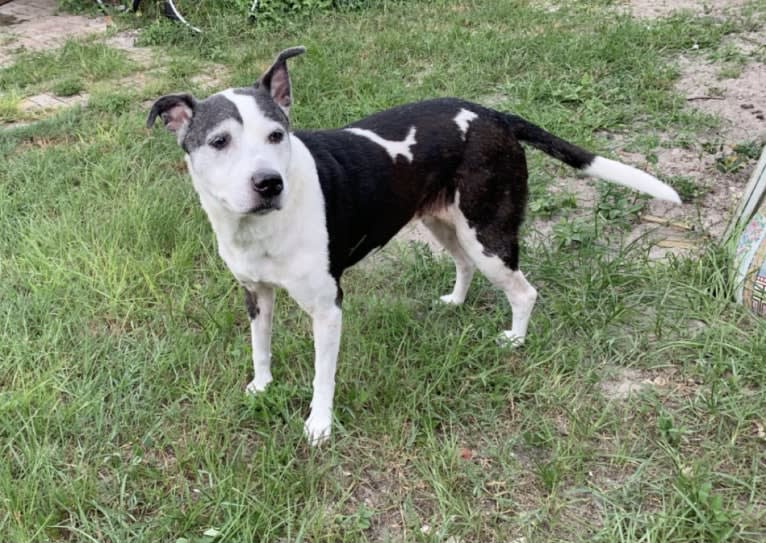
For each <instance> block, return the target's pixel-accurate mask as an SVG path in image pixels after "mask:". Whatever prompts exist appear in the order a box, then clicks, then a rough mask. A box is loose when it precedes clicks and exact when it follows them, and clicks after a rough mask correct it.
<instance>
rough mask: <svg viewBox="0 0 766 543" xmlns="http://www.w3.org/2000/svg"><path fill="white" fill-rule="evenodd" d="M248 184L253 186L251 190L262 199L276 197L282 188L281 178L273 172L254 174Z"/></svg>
mask: <svg viewBox="0 0 766 543" xmlns="http://www.w3.org/2000/svg"><path fill="white" fill-rule="evenodd" d="M250 182H251V184H252V185H253V190H254V191H255V192H257V193H258V194H260V195H261V196H262V197H263V198H273V197H274V196H278V195H279V194H280V193H281V192H282V189H283V188H284V184H283V183H282V176H281V175H279V174H278V173H277V172H274V171H262V172H255V173H254V174H253V176H252V177H251V178H250Z"/></svg>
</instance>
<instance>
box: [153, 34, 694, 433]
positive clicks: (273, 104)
mask: <svg viewBox="0 0 766 543" xmlns="http://www.w3.org/2000/svg"><path fill="white" fill-rule="evenodd" d="M304 51H305V49H304V48H303V47H294V48H291V49H287V50H285V51H282V52H281V53H280V54H279V55H278V56H277V58H276V60H275V61H274V64H273V65H272V66H271V67H270V68H269V69H268V70H266V72H265V73H264V74H263V75H261V77H260V78H259V79H258V81H256V83H255V84H254V85H253V86H252V87H247V88H237V89H228V90H225V91H223V92H219V93H217V94H214V95H212V96H210V97H208V98H206V99H204V100H197V99H195V98H194V97H192V96H191V95H189V94H177V95H169V96H163V97H162V98H160V99H158V100H157V101H156V102H155V103H154V105H153V106H152V109H151V112H150V113H149V117H148V119H147V125H148V126H149V127H151V126H152V125H153V124H154V121H155V119H156V118H157V116H159V117H160V118H161V119H162V120H163V122H164V123H165V126H166V127H167V128H168V129H169V130H170V131H171V132H174V133H175V135H176V138H177V139H178V143H179V144H180V146H181V147H182V148H183V150H184V151H185V153H186V164H187V165H188V168H189V172H190V173H191V177H192V181H193V184H194V188H195V190H196V191H197V193H198V194H199V198H200V202H201V204H202V207H203V208H204V210H205V212H206V213H207V215H208V218H209V219H210V223H211V224H212V226H213V230H214V231H215V235H216V237H217V240H218V250H219V253H220V255H221V257H222V258H223V260H224V261H225V262H226V265H227V266H228V267H229V269H230V270H231V271H232V273H233V274H234V276H235V277H236V278H237V280H238V281H239V282H240V283H241V284H242V286H243V287H244V289H245V301H246V303H247V310H248V313H249V315H250V319H251V324H250V328H251V331H252V345H253V366H254V377H253V380H252V382H251V383H250V384H249V385H248V386H247V390H248V391H249V392H251V393H257V392H261V391H263V390H264V389H265V388H266V385H268V384H269V382H271V379H272V378H271V360H270V358H271V353H270V349H271V321H272V315H273V311H274V289H275V288H277V287H281V288H285V289H287V291H288V293H289V294H290V296H292V297H293V299H295V301H296V302H297V303H298V304H299V305H300V306H301V308H303V310H305V311H306V312H307V313H308V314H309V315H311V318H312V320H313V333H314V346H315V354H316V359H315V377H314V381H313V387H314V390H313V398H312V400H311V414H310V416H309V417H308V419H307V420H306V424H305V433H306V435H307V437H308V439H309V441H310V442H311V443H312V444H317V443H320V442H322V441H323V440H325V439H327V438H328V437H329V435H330V427H331V423H332V403H333V393H334V389H335V366H336V360H337V356H338V346H339V343H340V332H341V301H342V299H343V293H342V291H341V288H340V277H341V275H342V273H343V271H344V270H345V269H346V268H348V267H350V266H352V265H353V264H355V263H356V262H358V261H359V260H360V259H362V258H363V257H364V256H365V255H366V254H368V253H369V252H370V251H371V250H373V249H375V248H378V247H381V246H382V245H384V244H385V243H386V242H388V241H389V240H390V239H391V238H392V237H393V236H394V235H395V234H396V233H397V232H398V231H399V230H400V229H401V228H402V227H403V226H405V225H406V224H407V223H408V222H409V221H411V220H413V219H419V220H421V221H422V222H423V224H425V226H426V227H428V229H429V230H430V231H431V232H432V233H433V235H434V237H436V239H437V240H439V242H441V244H442V245H444V247H445V249H446V250H447V251H448V252H449V253H450V254H451V255H452V257H453V258H454V260H455V268H456V275H457V278H456V281H455V287H454V289H453V291H452V293H451V294H448V295H446V296H442V297H441V300H442V301H443V302H445V303H449V304H460V303H462V302H463V301H464V300H465V296H466V291H467V290H468V286H469V284H470V282H471V278H472V276H473V273H474V270H475V269H476V268H478V269H479V270H480V271H481V272H482V273H483V274H484V275H485V276H487V278H488V279H489V280H490V281H491V282H492V283H493V284H494V285H496V286H497V287H498V288H501V289H502V290H503V292H504V293H505V295H506V297H507V298H508V301H509V302H510V304H511V309H512V312H513V317H512V325H511V329H510V330H508V331H505V332H504V333H503V338H504V339H505V340H506V341H508V342H510V343H514V344H521V343H522V342H523V341H524V336H525V334H526V333H527V323H528V321H529V316H530V313H531V311H532V306H533V305H534V303H535V299H536V298H537V291H536V290H535V289H534V287H532V285H530V284H529V283H528V282H527V280H526V279H525V278H524V275H523V274H522V273H521V271H520V270H519V238H518V236H519V227H520V225H521V222H522V218H523V214H524V207H525V204H526V200H527V165H526V161H525V157H524V151H523V149H522V147H521V145H520V143H519V142H525V143H528V144H529V145H532V146H533V147H536V148H538V149H541V150H542V151H544V152H545V153H547V154H549V155H551V156H553V157H555V158H557V159H559V160H561V161H563V162H565V163H566V164H569V165H570V166H572V167H574V168H577V169H579V170H581V171H583V172H584V173H586V174H588V175H592V176H595V177H599V178H601V179H606V180H609V181H613V182H616V183H620V184H622V185H625V186H628V187H631V188H633V189H636V190H639V191H643V192H646V193H648V194H650V195H652V196H654V197H656V198H662V199H665V200H670V201H673V202H679V201H680V200H679V198H678V195H677V194H676V192H675V191H674V190H673V189H672V188H670V187H669V186H667V185H665V184H664V183H662V182H660V181H659V180H657V179H656V178H654V177H652V176H651V175H649V174H647V173H644V172H642V171H640V170H637V169H635V168H633V167H631V166H627V165H625V164H621V163H619V162H615V161H613V160H609V159H606V158H603V157H600V156H596V155H594V154H592V153H590V152H588V151H585V150H583V149H580V148H579V147H576V146H575V145H572V144H571V143H568V142H566V141H564V140H562V139H560V138H557V137H556V136H554V135H552V134H549V133H548V132H546V131H544V130H542V129H541V128H538V127H537V126H535V125H533V124H530V123H529V122H527V121H525V120H524V119H521V118H519V117H516V116H514V115H509V114H506V113H501V112H498V111H494V110H491V109H487V108H485V107H482V106H479V105H477V104H473V103H470V102H466V101H463V100H458V99H455V98H444V99H438V100H430V101H426V102H420V103H416V104H408V105H403V106H399V107H395V108H392V109H389V110H387V111H383V112H380V113H376V114H374V115H372V116H370V117H367V118H365V119H362V120H360V121H357V122H355V123H353V124H351V125H349V126H347V127H345V128H341V129H336V130H320V131H312V132H292V131H291V130H290V124H289V121H288V112H289V109H290V103H291V101H292V98H291V89H290V78H289V76H288V73H287V59H289V58H291V57H294V56H296V55H299V54H301V53H303V52H304Z"/></svg>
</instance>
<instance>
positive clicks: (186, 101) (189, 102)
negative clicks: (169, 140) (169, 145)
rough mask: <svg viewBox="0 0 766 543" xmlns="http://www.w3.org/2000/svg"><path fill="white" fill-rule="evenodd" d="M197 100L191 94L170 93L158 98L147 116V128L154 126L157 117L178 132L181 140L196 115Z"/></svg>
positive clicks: (170, 128)
mask: <svg viewBox="0 0 766 543" xmlns="http://www.w3.org/2000/svg"><path fill="white" fill-rule="evenodd" d="M196 105H197V100H195V99H194V97H193V96H192V95H191V94H169V95H167V96H163V97H162V98H159V99H157V101H156V102H154V104H153V105H152V109H151V110H150V111H149V116H148V117H147V118H146V126H147V128H151V127H152V126H154V121H155V120H157V117H159V118H160V119H162V122H163V123H165V128H167V129H168V130H170V131H171V132H173V133H174V134H176V136H177V137H178V139H179V141H180V140H181V139H183V134H184V133H185V132H186V129H187V127H188V126H189V121H190V120H191V118H192V116H193V115H194V108H195V107H196Z"/></svg>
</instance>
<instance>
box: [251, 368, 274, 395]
mask: <svg viewBox="0 0 766 543" xmlns="http://www.w3.org/2000/svg"><path fill="white" fill-rule="evenodd" d="M269 383H271V373H269V374H267V375H263V376H261V375H259V376H258V377H256V378H255V379H253V380H252V381H250V383H249V384H248V385H247V388H245V391H246V392H247V393H248V394H250V395H251V396H255V395H256V394H259V393H261V392H263V391H264V390H266V387H267V386H269Z"/></svg>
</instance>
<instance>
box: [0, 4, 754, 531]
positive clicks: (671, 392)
mask: <svg viewBox="0 0 766 543" xmlns="http://www.w3.org/2000/svg"><path fill="white" fill-rule="evenodd" d="M554 5H557V6H562V7H561V9H559V10H558V11H554V10H550V9H546V8H542V7H538V6H536V5H534V4H532V3H528V2H497V3H490V2H486V3H484V2H471V1H458V0H452V1H446V0H444V1H439V2H423V3H408V4H406V5H405V4H401V3H383V4H382V5H380V6H378V7H372V8H370V9H368V10H365V11H359V12H341V13H332V14H320V15H316V16H315V17H313V18H311V19H302V20H300V21H298V22H295V23H293V24H289V25H287V26H286V27H283V28H273V27H272V28H268V27H255V28H253V27H247V26H245V24H244V22H243V21H241V20H240V19H241V18H233V19H216V18H214V17H212V16H211V17H209V18H207V19H206V18H205V13H204V12H202V11H200V12H192V13H191V14H190V16H192V17H195V18H196V19H195V21H194V22H195V24H200V23H204V24H205V28H206V30H209V31H208V32H205V34H203V35H202V36H199V37H193V36H190V35H189V34H188V33H186V32H185V31H184V30H183V29H181V28H179V27H178V26H172V25H169V24H166V23H165V22H158V23H152V25H153V26H152V27H151V28H152V30H151V32H150V33H149V34H148V35H147V36H145V38H146V39H147V40H148V41H151V42H152V43H155V44H156V45H161V46H162V49H161V51H162V54H163V57H164V62H165V63H166V66H168V69H167V70H166V71H165V72H163V74H164V75H162V76H161V77H158V78H157V79H156V80H154V81H153V82H150V83H148V84H147V86H146V87H143V88H130V89H125V88H120V86H119V85H116V84H115V76H116V73H119V74H120V75H126V74H127V73H130V71H136V70H139V69H140V68H139V67H137V66H133V65H130V64H129V63H128V62H127V61H126V60H125V59H124V58H122V57H120V56H119V55H118V53H117V52H114V51H112V50H109V48H106V47H101V46H98V47H96V48H95V49H94V48H92V47H93V46H92V45H90V44H77V43H75V44H70V45H68V46H66V47H65V48H64V50H62V51H58V52H51V53H46V54H44V55H43V56H42V57H40V56H22V57H20V58H19V59H18V61H17V63H16V64H15V65H13V66H11V67H10V68H6V69H3V70H0V82H2V85H3V87H2V88H3V90H4V91H9V92H13V93H15V94H14V96H22V95H24V94H26V93H29V92H37V91H39V90H40V89H45V88H46V87H47V88H48V90H50V89H51V88H53V87H54V85H60V86H62V87H64V89H65V90H66V89H67V88H73V86H74V85H73V83H76V82H80V83H82V84H83V85H84V86H85V87H86V88H92V89H95V92H93V93H92V94H91V97H90V102H89V104H88V106H87V107H84V108H77V109H72V110H67V111H64V112H61V113H58V114H56V115H55V116H53V117H50V118H48V119H46V120H43V121H40V122H39V123H35V124H32V125H29V126H26V127H23V128H18V129H13V130H7V129H6V130H3V131H2V132H0V153H2V159H1V160H2V164H3V174H2V176H1V177H0V183H1V184H2V190H0V277H2V281H1V282H0V446H2V454H3V457H4V458H5V460H6V461H5V462H3V463H0V534H2V538H0V539H2V540H3V541H10V542H17V541H18V542H22V541H23V542H26V541H34V542H37V541H40V542H42V541H115V542H117V541H178V542H181V541H187V542H194V543H201V542H210V543H212V542H214V541H216V542H217V541H250V540H261V541H348V542H352V541H365V540H370V541H387V540H389V541H447V540H449V538H454V539H453V541H456V540H457V541H460V540H462V541H514V540H516V541H520V539H519V538H526V541H528V542H533V541H596V542H604V543H606V542H610V543H611V542H636V543H638V542H642V543H643V542H646V543H649V542H656V543H660V542H679V543H681V542H690V541H706V542H714V541H751V542H756V541H762V540H763V538H764V537H765V536H766V517H765V516H764V512H765V510H766V508H765V506H766V504H765V503H764V498H763V492H762V489H763V487H764V484H765V481H764V477H766V476H765V475H764V474H765V473H766V472H765V471H764V461H766V453H765V452H764V451H765V450H766V449H765V447H764V437H763V427H764V425H765V424H766V420H764V415H763V413H765V412H766V395H765V394H764V391H763V384H764V382H766V365H765V364H764V360H766V325H764V323H763V322H761V321H758V320H757V319H755V318H754V317H752V316H751V315H749V314H748V313H747V311H745V310H744V309H743V308H740V307H739V306H737V305H736V304H735V303H734V302H733V301H732V292H733V289H734V285H733V284H732V281H731V278H730V269H731V262H730V261H729V260H728V257H727V256H726V254H725V253H724V252H723V251H721V250H720V249H719V248H717V247H715V246H710V247H708V248H707V249H706V250H705V251H704V252H703V253H702V254H701V256H699V257H695V258H688V257H677V258H673V259H670V260H667V261H662V262H649V261H648V260H647V258H646V248H645V247H643V246H642V245H641V244H640V243H635V244H632V245H629V246H623V247H620V246H619V245H615V243H612V242H614V241H615V238H617V237H618V235H617V236H615V235H614V232H619V230H620V229H621V228H622V227H623V226H624V224H625V223H626V222H629V221H630V220H632V219H631V217H632V215H633V213H634V210H633V207H634V206H635V205H636V204H635V200H634V199H633V195H632V194H630V193H622V192H619V191H613V190H612V189H604V190H602V191H600V193H599V194H600V196H599V201H598V203H597V204H596V208H595V209H594V213H593V218H590V219H588V218H581V219H580V220H579V222H578V223H577V225H574V224H573V223H570V224H568V225H567V226H569V229H568V230H567V231H563V230H562V231H561V232H560V233H559V235H560V238H559V239H565V238H566V237H567V236H570V237H572V236H578V239H574V240H570V241H573V242H576V243H554V244H551V245H546V244H541V245H527V246H525V247H524V253H523V256H522V263H523V264H522V265H523V268H524V270H525V272H526V273H527V276H528V277H529V278H530V280H531V281H532V282H533V283H534V284H535V285H536V286H537V287H539V289H540V293H541V294H540V301H539V303H538V306H537V308H536V310H535V313H534V314H533V318H532V321H531V327H530V335H529V337H528V343H527V344H526V346H525V347H524V348H523V349H521V350H518V351H507V350H504V349H501V348H500V347H498V345H497V344H496V342H495V338H496V336H497V333H498V331H499V330H501V329H502V328H504V327H507V324H508V322H509V318H510V314H509V309H508V307H507V305H506V303H505V301H504V300H503V299H502V297H501V295H500V294H499V293H498V292H497V291H496V290H494V289H493V288H491V287H490V286H489V285H488V283H487V282H486V281H484V280H483V279H478V278H477V279H476V280H475V283H474V285H473V286H472V289H471V291H470V293H469V297H468V300H467V303H466V305H465V306H464V307H461V308H458V309H451V308H448V307H443V306H441V305H439V304H437V303H436V302H435V300H436V299H437V298H438V296H439V295H441V294H444V293H445V292H448V291H449V290H450V288H451V281H452V275H453V271H452V267H451V264H450V263H449V262H447V261H446V260H444V259H442V258H438V257H434V256H432V255H431V254H430V252H428V251H427V250H425V249H424V248H423V247H421V246H418V245H415V246H401V245H393V246H391V247H390V248H388V249H387V250H386V251H383V252H382V253H380V254H378V255H376V256H374V257H373V259H372V260H370V261H368V264H365V265H362V266H360V267H359V268H356V269H353V270H351V271H350V272H349V273H348V275H347V276H346V277H344V288H345V290H346V296H345V301H344V309H345V311H344V313H345V319H344V336H343V343H342V347H341V355H340V361H339V371H338V378H337V382H338V388H337V395H336V413H335V415H336V421H335V435H334V437H333V440H332V442H331V443H329V444H328V445H327V446H324V447H322V448H320V449H310V448H309V447H308V446H307V445H306V443H305V440H304V439H303V436H302V420H303V418H304V417H305V416H306V415H307V410H308V403H309V399H310V393H311V391H310V383H311V379H312V342H311V334H310V323H309V321H308V319H307V317H306V316H305V315H304V314H303V313H302V312H301V311H300V310H299V309H298V308H297V307H296V305H295V304H294V303H293V302H291V300H290V299H289V298H288V297H287V296H286V295H284V294H283V293H281V294H280V295H279V296H278V300H277V307H278V310H277V314H276V321H275V327H274V328H275V336H274V345H273V356H274V368H273V369H274V377H275V381H274V383H273V384H272V385H271V387H270V389H269V391H268V393H266V394H264V395H262V396H259V397H257V398H248V397H246V396H245V395H244V393H243V389H244V385H245V384H246V383H247V382H248V381H249V379H250V377H251V375H250V373H251V371H252V369H251V363H250V349H249V339H248V337H247V334H248V331H247V329H248V326H247V318H246V314H245V310H244V307H243V304H242V301H241V294H240V292H239V291H238V289H237V288H236V286H235V284H234V281H233V280H232V278H231V276H230V274H229V273H228V272H227V270H226V269H225V268H224V266H223V264H222V263H221V261H220V259H219V257H218V256H217V254H216V248H215V245H214V240H213V236H212V233H211V232H210V228H209V226H208V224H207V222H206V219H205V217H204V214H203V212H202V211H201V210H200V209H199V206H198V203H197V199H196V197H195V195H194V193H193V191H192V189H191V187H190V183H189V182H188V179H187V178H186V174H185V173H184V171H183V164H182V160H181V159H182V157H181V152H180V151H179V150H178V148H177V146H176V145H175V143H174V142H173V141H172V138H171V137H169V136H168V135H167V134H165V133H164V132H163V131H161V130H156V131H147V130H146V129H144V128H143V122H144V118H145V115H146V109H147V106H146V104H145V103H144V102H145V100H147V99H150V98H153V97H156V96H158V95H159V94H161V93H164V92H170V91H174V90H183V89H185V88H189V87H190V86H191V88H192V89H194V87H193V84H192V83H190V76H191V75H192V71H191V69H190V68H189V67H190V66H195V67H200V68H201V69H204V68H203V67H204V66H209V65H210V63H220V64H224V65H225V66H227V67H228V68H229V69H230V72H228V73H227V75H225V77H226V78H228V79H227V81H226V82H225V83H226V84H229V83H231V84H245V83H249V82H252V81H253V80H254V79H255V78H256V77H257V75H258V74H259V73H260V70H262V69H263V68H264V67H265V66H266V65H267V64H268V62H269V60H270V58H271V57H272V55H273V54H274V52H275V51H277V50H279V49H280V48H281V47H283V46H287V45H292V44H295V43H303V44H305V45H307V46H308V49H309V52H308V54H307V55H306V56H304V57H302V58H301V59H299V60H297V61H296V62H294V63H293V64H292V82H293V85H294V89H295V104H294V107H293V115H294V119H295V123H296V125H297V126H299V127H301V128H306V127H319V126H337V125H340V124H342V123H345V122H348V121H350V120H352V119H354V118H356V117H358V116H359V115H362V114H365V113H369V112H371V111H373V110H375V109H377V108H381V107H386V106H390V105H393V104H395V103H399V102H402V101H406V100H415V99H420V98H426V97H430V96H434V95H445V94H454V95H458V96H462V97H465V98H471V99H476V100H481V101H485V102H486V101H493V102H499V103H496V104H495V105H496V107H499V108H503V109H508V110H514V111H516V112H518V113H520V114H522V115H525V116H527V117H528V118H530V119H531V120H534V121H535V122H538V123H540V124H542V125H544V126H546V127H548V128H549V129H551V130H554V131H556V132H558V133H560V134H562V135H563V136H566V137H568V138H570V139H572V140H574V141H577V142H580V143H582V144H587V145H589V146H591V147H592V148H594V149H597V150H602V151H603V150H604V149H605V148H606V147H607V143H606V142H605V141H604V140H602V139H601V137H600V136H599V135H598V134H599V133H602V132H604V131H608V132H623V133H625V132H635V133H636V135H637V136H641V138H642V139H641V141H642V142H643V143H640V145H641V146H642V147H645V148H646V147H651V145H659V141H660V140H661V138H659V137H652V135H655V136H656V135H658V134H665V133H668V132H671V133H672V132H676V131H677V132H679V133H684V134H704V132H705V131H706V130H707V129H708V128H709V127H710V126H711V124H712V123H713V122H714V121H713V120H711V119H709V118H705V117H702V116H700V115H699V114H695V113H693V112H690V110H689V109H688V108H687V105H686V103H685V100H683V98H682V97H679V96H677V95H675V94H674V92H673V87H672V85H673V81H674V78H675V77H676V76H677V72H676V69H675V68H674V65H673V62H672V59H673V57H674V55H676V54H677V53H678V52H679V51H681V50H684V51H686V52H687V53H688V52H689V51H691V45H692V44H694V43H697V44H699V46H700V49H699V50H695V51H698V54H699V55H700V58H704V56H705V55H712V54H714V53H715V52H717V51H719V49H720V47H721V42H722V39H723V37H724V36H725V35H727V34H729V33H732V32H736V31H738V30H739V28H740V27H739V26H737V25H735V24H733V23H731V22H723V23H721V22H716V21H714V20H712V19H708V18H694V17H692V16H690V15H685V16H677V17H672V18H668V19H661V20H658V21H655V22H652V23H647V22H645V21H634V20H631V19H629V18H626V17H623V16H618V15H615V12H614V11H613V10H612V7H611V4H610V3H609V2H598V3H592V2H565V3H556V4H554ZM753 10H754V11H753V12H752V14H751V17H762V16H763V11H762V10H760V11H759V10H758V9H755V8H753ZM745 26H746V25H745ZM67 48H68V49H67ZM67 51H75V52H76V54H74V53H71V52H67ZM91 54H93V55H95V56H96V58H98V59H101V61H99V62H102V61H103V65H102V67H101V68H97V67H93V66H90V67H86V66H85V65H84V63H83V62H82V61H83V59H89V58H90V55H91ZM727 54H728V53H727ZM41 58H42V60H40V59H41ZM50 59H58V63H59V64H60V65H56V64H57V63H56V62H53V61H51V60H50ZM110 59H111V60H110ZM113 62H114V63H113ZM43 69H44V70H45V71H44V72H40V70H43ZM39 73H45V74H48V75H46V76H44V77H43V76H41V75H38V74H39ZM56 81H59V83H56ZM67 82H69V83H67ZM59 88H61V87H59ZM14 99H15V98H14ZM5 103H6V102H3V104H5ZM7 103H8V104H11V105H9V106H5V105H3V108H6V107H8V108H11V107H12V104H13V102H12V101H11V100H7ZM651 142H654V143H651ZM649 150H650V149H648V151H649ZM530 157H531V159H530V162H531V167H530V169H531V171H532V187H531V188H532V198H533V201H535V202H539V204H536V206H535V209H534V211H535V213H537V214H540V215H545V216H548V215H551V214H553V213H555V208H565V207H566V208H568V207H570V206H571V198H569V197H568V196H567V195H562V196H560V197H558V200H555V201H554V203H553V205H546V202H545V196H546V190H547V186H548V184H549V183H550V177H551V175H550V174H549V173H550V169H551V168H553V166H551V164H552V163H551V162H550V161H548V160H545V161H543V160H542V159H541V158H540V156H539V155H538V154H536V153H530ZM555 171H556V173H561V171H563V170H561V171H560V170H558V169H556V170H555ZM678 182H679V183H680V184H683V180H682V179H679V180H678ZM686 190H687V191H688V192H689V196H690V197H691V195H692V194H693V187H686ZM575 226H576V227H575ZM626 370H631V371H632V372H633V375H634V381H636V382H635V383H633V384H634V385H636V387H640V388H641V390H640V391H638V392H636V393H635V394H632V395H631V396H629V397H627V398H624V399H619V398H617V397H614V396H613V395H610V394H609V393H608V386H607V385H609V384H614V383H619V382H620V381H621V380H622V379H623V378H624V376H625V372H626ZM636 376H637V377H636Z"/></svg>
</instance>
